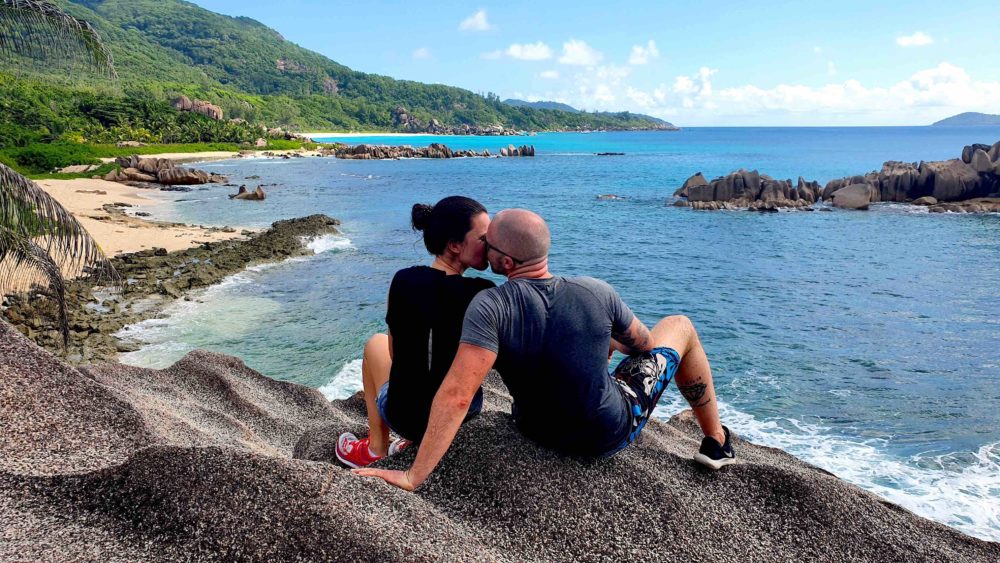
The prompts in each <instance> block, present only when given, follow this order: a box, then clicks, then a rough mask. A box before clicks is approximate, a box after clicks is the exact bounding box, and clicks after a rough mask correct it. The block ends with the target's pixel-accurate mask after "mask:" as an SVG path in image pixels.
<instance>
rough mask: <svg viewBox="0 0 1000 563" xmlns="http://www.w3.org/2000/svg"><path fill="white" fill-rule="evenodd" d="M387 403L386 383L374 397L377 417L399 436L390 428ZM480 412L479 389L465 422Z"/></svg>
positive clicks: (481, 395)
mask: <svg viewBox="0 0 1000 563" xmlns="http://www.w3.org/2000/svg"><path fill="white" fill-rule="evenodd" d="M388 403H389V382H388V381H386V382H385V383H383V384H382V387H380V388H379V390H378V395H377V396H376V397H375V406H376V408H378V414H379V416H381V417H382V420H384V421H385V423H386V424H387V425H388V426H389V429H390V430H392V431H393V432H396V434H399V432H397V431H396V430H395V429H394V428H393V427H392V421H391V420H389V416H388V414H386V412H387V409H386V407H387V406H388ZM481 410H483V390H482V389H481V388H480V389H479V390H478V391H476V395H475V396H474V397H473V398H472V403H471V404H469V414H467V415H465V420H469V419H470V418H472V417H474V416H476V415H477V414H479V411H481ZM465 420H463V421H462V422H465Z"/></svg>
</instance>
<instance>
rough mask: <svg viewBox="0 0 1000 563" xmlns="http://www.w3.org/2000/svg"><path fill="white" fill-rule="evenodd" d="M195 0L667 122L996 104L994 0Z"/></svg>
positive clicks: (385, 59) (887, 117) (463, 79)
mask: <svg viewBox="0 0 1000 563" xmlns="http://www.w3.org/2000/svg"><path fill="white" fill-rule="evenodd" d="M195 1H196V3H197V4H199V5H201V6H203V7H205V8H208V9H210V10H213V11H216V12H220V13H223V14H228V15H244V16H249V17H252V18H254V19H257V20H259V21H261V22H263V23H264V24H266V25H268V26H270V27H272V28H275V29H277V30H278V31H279V32H280V33H281V34H282V35H283V36H284V37H285V38H286V39H288V40H289V41H293V42H295V43H298V44H299V45H301V46H303V47H306V48H308V49H312V50H314V51H318V52H320V53H322V54H324V55H326V56H328V57H330V58H331V59H333V60H335V61H337V62H340V63H342V64H345V65H347V66H349V67H351V68H354V69H357V70H361V71H365V72H373V73H378V74H384V75H388V76H392V77H394V78H405V79H411V80H418V81H421V82H434V83H443V84H449V85H453V86H460V87H463V88H468V89H469V90H473V91H476V92H488V91H492V92H496V93H497V94H499V95H500V96H501V97H503V98H508V97H516V98H523V99H528V100H540V99H544V100H557V101H561V102H565V103H569V104H571V105H573V106H575V107H578V108H582V109H589V110H593V109H598V110H630V111H635V112H642V113H648V114H652V115H656V116H658V117H662V118H664V119H667V120H669V121H671V122H674V123H676V124H678V125H681V126H698V125H706V126H707V125H925V124H928V123H930V122H932V121H935V120H937V119H941V118H943V117H947V116H949V115H953V114H955V113H959V112H963V111H982V112H987V113H1000V57H998V56H997V54H998V53H1000V30H998V26H997V23H998V22H1000V2H978V3H951V4H950V3H945V2H942V1H937V2H905V1H897V2H861V1H854V0H842V1H840V2H836V3H832V2H826V3H818V2H817V3H807V2H801V1H799V2H791V1H783V2H746V1H745V2H740V3H736V2H718V1H716V2H675V1H660V2H653V1H643V2H627V3H626V2H623V3H617V4H616V3H610V2H599V3H598V2H595V3H583V2H538V1H535V2H521V1H515V0H510V1H505V2H502V3H488V2H482V3H478V4H471V3H467V2H374V1H372V2H351V3H346V2H344V3H342V2H329V1H321V0H284V1H282V2H274V1H269V2H263V1H257V0H195ZM949 4H950V5H949Z"/></svg>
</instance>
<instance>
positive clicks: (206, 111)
mask: <svg viewBox="0 0 1000 563" xmlns="http://www.w3.org/2000/svg"><path fill="white" fill-rule="evenodd" d="M173 105H174V109H176V110H178V111H191V112H194V113H200V114H202V115H204V116H207V117H210V118H212V119H215V120H216V121H221V120H222V108H221V107H219V106H217V105H215V104H213V103H210V102H206V101H204V100H192V99H190V98H188V97H187V96H180V97H179V98H177V99H176V100H174V104H173Z"/></svg>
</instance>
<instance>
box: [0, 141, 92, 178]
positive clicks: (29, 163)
mask: <svg viewBox="0 0 1000 563" xmlns="http://www.w3.org/2000/svg"><path fill="white" fill-rule="evenodd" d="M3 156H5V157H7V159H8V160H9V161H11V162H13V163H14V165H15V166H14V168H17V169H18V170H22V171H24V172H27V173H28V174H44V173H47V172H52V171H53V170H55V169H57V168H62V167H64V166H70V165H73V164H99V163H100V161H99V160H97V154H96V151H95V150H94V149H93V148H92V147H90V146H88V145H82V144H79V143H65V142H59V143H50V144H41V143H34V144H31V145H28V146H26V147H18V148H14V149H8V150H6V151H3Z"/></svg>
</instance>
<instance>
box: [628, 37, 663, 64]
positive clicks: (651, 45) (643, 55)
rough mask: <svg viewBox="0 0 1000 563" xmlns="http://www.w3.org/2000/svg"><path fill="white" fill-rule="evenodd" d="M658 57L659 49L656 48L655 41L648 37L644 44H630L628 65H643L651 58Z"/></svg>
mask: <svg viewBox="0 0 1000 563" xmlns="http://www.w3.org/2000/svg"><path fill="white" fill-rule="evenodd" d="M658 58H660V50H659V49H657V48H656V43H655V42H653V40H652V39H650V40H649V41H648V42H646V45H645V46H642V45H632V53H631V54H630V55H629V57H628V64H630V65H644V64H646V63H648V62H649V61H651V60H653V59H658Z"/></svg>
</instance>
